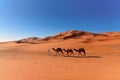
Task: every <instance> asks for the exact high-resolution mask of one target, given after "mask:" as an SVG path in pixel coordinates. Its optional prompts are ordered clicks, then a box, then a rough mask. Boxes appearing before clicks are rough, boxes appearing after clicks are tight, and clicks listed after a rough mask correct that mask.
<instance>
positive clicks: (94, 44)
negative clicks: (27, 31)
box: [0, 31, 120, 80]
mask: <svg viewBox="0 0 120 80" xmlns="http://www.w3.org/2000/svg"><path fill="white" fill-rule="evenodd" d="M72 33H73V32H72ZM75 33H76V32H75ZM76 34H78V33H76ZM101 34H104V35H102V36H101V35H97V36H93V35H92V34H91V33H87V34H84V35H83V34H79V36H76V35H74V36H73V35H72V36H69V35H71V32H70V31H69V32H67V33H65V32H64V33H60V34H57V35H55V36H52V39H51V40H49V41H47V40H48V38H51V37H46V38H45V39H44V40H42V41H41V39H39V40H38V39H37V40H36V39H35V40H27V42H24V43H16V42H15V41H13V42H5V43H0V80H120V33H119V32H117V33H115V32H113V33H101ZM61 35H62V36H61ZM80 35H82V36H80ZM105 35H107V37H106V36H105ZM56 36H57V37H56ZM63 36H64V38H65V40H62V38H63ZM66 36H67V37H66ZM75 37H77V38H75ZM54 38H55V39H54ZM66 38H68V39H67V40H66ZM31 42H32V43H31ZM57 47H61V48H65V49H67V48H71V49H74V48H76V49H78V48H85V50H86V53H87V55H86V56H85V57H82V56H80V57H78V56H77V52H74V54H75V56H71V57H69V56H66V53H65V56H56V55H55V52H54V51H53V50H52V49H51V48H57ZM48 49H50V52H51V54H50V55H48Z"/></svg>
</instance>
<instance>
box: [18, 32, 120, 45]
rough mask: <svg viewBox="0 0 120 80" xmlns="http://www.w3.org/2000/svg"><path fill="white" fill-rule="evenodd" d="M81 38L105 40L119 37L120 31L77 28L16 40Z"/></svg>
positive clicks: (42, 40) (46, 41)
mask: <svg viewBox="0 0 120 80" xmlns="http://www.w3.org/2000/svg"><path fill="white" fill-rule="evenodd" d="M70 39H74V40H76V39H77V40H82V42H86V43H87V42H95V41H105V40H111V39H120V32H104V33H92V32H85V31H79V30H71V31H66V32H61V33H58V34H56V35H53V36H48V37H45V38H38V37H30V38H26V39H22V40H18V41H16V42H17V43H31V44H37V43H48V42H52V41H54V42H55V41H64V40H70Z"/></svg>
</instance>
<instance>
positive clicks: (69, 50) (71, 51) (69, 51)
mask: <svg viewBox="0 0 120 80" xmlns="http://www.w3.org/2000/svg"><path fill="white" fill-rule="evenodd" d="M63 50H64V51H65V52H67V56H69V53H71V54H73V56H74V52H73V50H72V49H69V48H68V49H67V50H65V49H63ZM70 56H71V55H70Z"/></svg>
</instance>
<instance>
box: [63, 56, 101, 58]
mask: <svg viewBox="0 0 120 80" xmlns="http://www.w3.org/2000/svg"><path fill="white" fill-rule="evenodd" d="M64 57H71V58H102V57H100V56H64Z"/></svg>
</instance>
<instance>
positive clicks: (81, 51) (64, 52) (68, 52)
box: [49, 48, 86, 56]
mask: <svg viewBox="0 0 120 80" xmlns="http://www.w3.org/2000/svg"><path fill="white" fill-rule="evenodd" d="M52 50H53V51H54V52H55V54H56V56H58V55H62V56H65V55H67V56H74V54H75V53H74V52H76V53H77V54H78V56H80V55H81V56H85V55H86V51H85V49H84V48H79V49H70V48H68V49H62V48H56V49H55V48H52ZM49 53H50V51H49Z"/></svg>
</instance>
